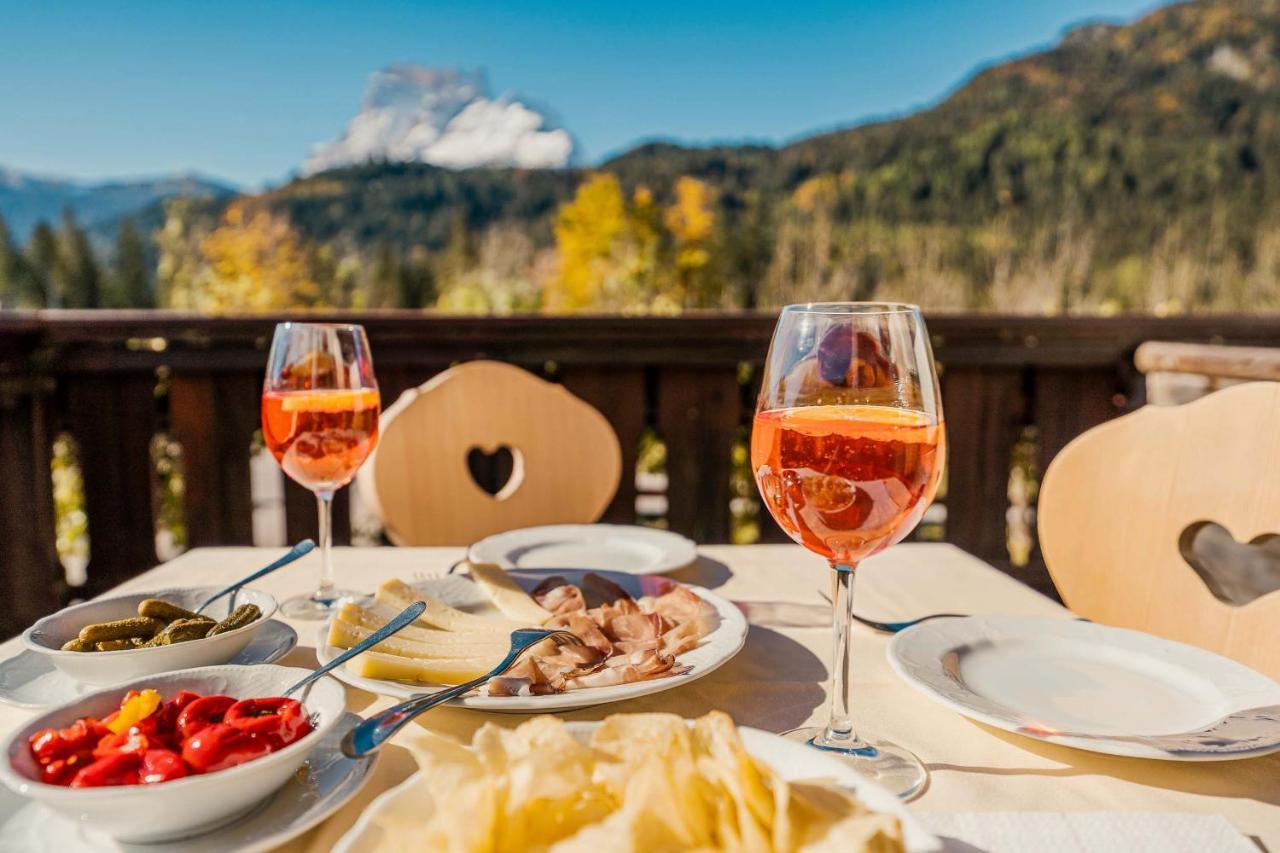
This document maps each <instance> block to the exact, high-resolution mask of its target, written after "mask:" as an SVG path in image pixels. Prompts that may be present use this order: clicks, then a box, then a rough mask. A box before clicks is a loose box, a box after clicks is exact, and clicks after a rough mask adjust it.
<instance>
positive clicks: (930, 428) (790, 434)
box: [751, 405, 946, 564]
mask: <svg viewBox="0 0 1280 853" xmlns="http://www.w3.org/2000/svg"><path fill="white" fill-rule="evenodd" d="M945 459H946V438H945V433H944V430H943V424H942V422H941V421H940V420H938V419H936V418H934V417H933V416H931V415H927V414H924V413H923V412H917V411H913V410H910V409H901V408H891V407H887V406H873V405H826V406H803V407H798V408H787V409H774V410H765V411H761V412H759V413H758V414H757V415H756V417H755V425H754V427H753V429H752V431H751V468H752V470H753V471H754V472H755V476H756V483H757V485H758V486H759V487H760V494H761V496H762V497H763V498H764V500H765V503H766V504H767V505H768V509H769V512H770V514H772V515H773V517H774V518H775V519H776V520H777V522H778V524H779V525H780V526H781V527H782V528H783V529H784V530H785V531H786V532H787V534H788V535H789V536H790V537H791V538H792V539H794V540H795V541H796V542H798V543H800V544H801V545H804V546H805V547H806V548H808V549H809V550H811V551H814V552H816V553H818V554H821V555H823V556H825V557H826V558H827V559H828V560H831V561H833V562H836V563H843V564H856V563H858V562H859V561H861V560H863V559H864V558H866V557H869V556H870V555H872V554H875V553H877V552H878V551H881V550H883V549H885V548H887V547H889V546H890V545H893V544H894V543H896V542H897V541H898V540H899V539H901V538H902V537H904V536H906V535H907V534H908V533H910V532H911V530H912V529H913V528H914V527H915V526H916V523H917V522H919V520H920V517H921V516H922V515H923V514H924V511H925V509H927V508H928V506H929V504H930V503H931V502H932V501H933V497H934V495H935V493H936V492H937V490H938V481H939V479H940V478H941V476H942V469H943V464H944V462H945Z"/></svg>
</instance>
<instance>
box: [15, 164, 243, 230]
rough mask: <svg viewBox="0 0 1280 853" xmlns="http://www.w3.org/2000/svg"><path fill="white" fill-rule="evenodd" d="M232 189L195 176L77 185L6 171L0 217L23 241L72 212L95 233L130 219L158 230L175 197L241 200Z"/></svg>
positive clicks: (68, 181)
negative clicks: (165, 202)
mask: <svg viewBox="0 0 1280 853" xmlns="http://www.w3.org/2000/svg"><path fill="white" fill-rule="evenodd" d="M235 193H236V190H235V189H233V188H232V187H230V186H229V185H226V184H223V183H220V182H217V181H213V180H209V179H206V178H201V177H197V176H194V175H173V176H169V177H160V178H147V179H141V180H136V181H105V182H89V181H73V180H69V179H64V178H50V177H37V176H34V175H27V174H24V173H22V172H17V171H14V170H12V169H5V168H2V167H0V216H2V217H4V220H5V222H6V223H7V224H8V226H9V229H10V231H11V232H12V233H13V234H14V236H15V237H16V238H17V239H18V240H20V241H21V240H25V239H26V238H27V236H28V235H29V234H30V232H31V229H32V228H34V227H35V225H36V223H37V222H40V221H45V222H50V223H56V222H57V221H59V220H60V219H61V217H62V213H63V211H64V210H67V209H70V210H71V212H72V213H73V214H74V215H75V217H76V219H77V221H78V222H79V223H80V224H81V225H82V226H85V227H86V228H87V229H88V230H89V231H90V232H92V233H95V234H101V235H102V236H104V237H106V236H108V235H109V234H114V231H115V228H116V226H117V225H118V224H119V222H120V220H121V219H122V218H124V217H126V216H135V217H137V218H138V219H139V223H138V224H139V227H143V226H149V227H154V226H156V225H157V224H158V223H159V220H160V219H162V218H163V211H162V209H160V208H159V207H158V203H159V202H162V201H163V200H165V199H169V198H173V197H175V196H195V197H212V198H221V197H229V196H233V195H235Z"/></svg>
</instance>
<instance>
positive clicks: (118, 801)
mask: <svg viewBox="0 0 1280 853" xmlns="http://www.w3.org/2000/svg"><path fill="white" fill-rule="evenodd" d="M308 672H310V670H307V669H299V668H296V667H285V666H274V665H272V664H259V665H257V666H207V667H202V668H200V669H191V670H186V671H183V672H170V673H166V674H164V675H153V676H149V677H147V678H145V679H139V680H137V681H135V682H133V683H130V684H122V685H119V686H117V687H112V688H107V689H103V690H99V691H97V692H96V693H90V694H89V695H87V696H85V697H83V698H81V699H78V700H76V701H75V702H71V703H69V704H66V705H63V706H61V707H60V708H57V709H55V710H53V711H49V712H48V713H46V714H41V715H40V716H39V717H36V718H35V719H33V720H31V721H30V722H29V723H27V725H25V726H23V727H22V728H21V729H19V730H17V731H16V732H14V733H13V734H11V735H10V736H9V739H8V741H7V742H6V743H5V747H4V751H5V758H4V760H3V761H0V782H3V783H4V784H5V785H6V786H8V787H9V788H11V789H12V790H14V791H16V792H17V793H18V794H21V795H22V796H24V797H30V798H31V799H33V800H36V801H38V802H40V803H42V804H44V805H45V806H47V807H49V808H51V809H54V810H56V811H59V812H62V813H63V814H65V815H67V816H68V817H70V818H72V819H73V820H78V821H81V822H82V823H85V824H87V825H89V826H92V827H94V828H96V829H99V830H102V831H103V832H105V833H107V834H109V835H112V836H114V837H116V838H118V839H120V840H122V841H137V842H149V841H161V840H171V839H176V838H184V837H187V836H191V835H195V834H197V833H200V832H204V831H207V830H210V829H213V828H214V827H216V826H219V825H221V824H224V823H229V822H230V821H232V820H233V819H235V818H236V817H238V816H240V815H241V814H244V813H245V812H248V811H249V810H251V809H253V808H254V807H255V806H257V805H258V804H259V803H260V802H262V800H263V799H264V798H266V797H267V796H268V795H270V794H271V792H273V791H274V790H276V789H277V788H279V787H280V786H281V785H283V784H284V783H285V782H287V781H288V780H289V778H290V777H291V776H292V775H293V774H294V773H295V772H296V771H297V770H298V768H299V767H300V766H302V763H303V762H304V761H306V759H307V756H308V754H310V752H311V750H312V749H314V748H315V746H316V744H318V743H320V741H321V740H323V739H324V737H325V736H326V735H327V734H328V733H329V732H330V730H332V729H333V728H334V726H336V725H337V724H338V722H339V720H341V719H342V715H343V712H344V710H345V708H346V691H345V690H344V689H343V687H342V685H341V684H339V683H338V682H337V681H334V680H333V679H332V678H328V677H325V678H321V679H319V680H317V681H315V682H314V683H312V684H311V685H309V686H308V687H307V688H306V689H305V690H304V691H302V693H301V694H300V695H298V696H297V698H298V699H299V700H300V701H302V704H303V707H305V708H306V710H307V712H308V713H309V714H311V718H312V722H313V724H314V726H315V728H314V730H313V731H312V732H310V733H309V734H308V735H306V736H305V737H303V738H301V739H299V740H297V741H295V742H294V743H292V744H290V745H289V746H287V747H285V748H284V749H282V750H279V751H278V752H272V753H269V754H268V755H265V756H263V757H261V758H256V759H254V760H253V761H249V762H246V763H244V764H239V765H236V766H235V767H229V768H227V769H226V770H216V771H214V772H212V773H206V774H202V775H199V776H188V777H186V778H184V779H175V780H174V781H172V782H160V783H158V784H155V785H117V786H113V787H105V788H67V787H63V786H61V785H47V784H45V783H43V782H40V781H38V779H39V775H40V770H39V766H38V765H37V764H36V761H35V759H34V758H32V757H31V752H30V750H29V749H28V746H27V740H28V738H30V737H31V735H32V734H34V733H35V732H37V731H39V730H40V729H44V728H50V727H59V728H60V727H65V726H68V725H70V724H71V723H73V722H74V721H75V720H77V719H79V718H80V717H86V716H93V717H103V716H105V715H107V714H108V713H110V712H111V711H112V710H114V709H115V708H117V707H119V705H120V700H121V698H122V697H123V696H124V694H125V691H126V690H130V689H135V690H140V689H142V688H144V687H151V688H154V689H156V690H159V691H160V694H161V695H162V696H164V698H165V699H169V698H171V697H172V696H174V695H175V694H176V693H177V692H178V691H179V690H193V691H195V692H196V693H200V694H202V695H210V694H219V693H221V694H226V695H228V696H234V697H236V698H237V699H247V698H251V697H264V696H279V695H280V694H281V693H282V692H284V690H285V689H286V688H287V687H289V686H290V685H292V684H293V683H294V682H296V681H298V680H299V679H301V678H302V677H303V676H305V675H307V673H308Z"/></svg>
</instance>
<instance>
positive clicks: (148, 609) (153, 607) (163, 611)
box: [138, 598, 196, 623]
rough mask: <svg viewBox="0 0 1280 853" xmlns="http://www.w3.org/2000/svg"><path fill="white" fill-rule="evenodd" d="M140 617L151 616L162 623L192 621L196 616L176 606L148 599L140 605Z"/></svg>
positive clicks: (159, 600)
mask: <svg viewBox="0 0 1280 853" xmlns="http://www.w3.org/2000/svg"><path fill="white" fill-rule="evenodd" d="M138 615H139V616H150V617H151V618H152V619H159V620H160V621H161V622H166V623H167V622H172V621H173V620H175V619H192V618H195V616H196V614H194V613H192V612H191V611H190V610H187V609H186V608H183V607H179V606H178V605H176V604H170V603H169V602H167V601H164V600H163V599H159V598H147V599H144V600H143V601H142V602H140V603H139V604H138Z"/></svg>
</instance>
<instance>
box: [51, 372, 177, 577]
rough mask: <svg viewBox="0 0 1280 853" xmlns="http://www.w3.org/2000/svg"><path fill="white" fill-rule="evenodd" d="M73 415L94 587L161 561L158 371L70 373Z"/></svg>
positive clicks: (70, 418)
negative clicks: (156, 498)
mask: <svg viewBox="0 0 1280 853" xmlns="http://www.w3.org/2000/svg"><path fill="white" fill-rule="evenodd" d="M63 384H64V388H63V392H64V399H65V401H66V406H67V413H66V418H67V422H68V425H69V427H70V431H71V436H72V438H74V439H75V442H76V446H77V447H78V449H79V461H80V469H81V472H82V480H83V482H84V508H85V515H86V516H87V519H88V532H89V565H88V567H87V569H86V571H87V573H88V589H87V590H86V592H87V593H89V594H92V595H96V594H99V593H102V592H105V591H107V590H109V589H111V588H112V587H114V586H116V585H117V584H119V583H122V582H123V581H125V580H128V579H129V578H131V577H133V576H134V575H136V574H138V573H140V572H143V571H146V570H147V569H149V568H151V567H152V566H154V565H155V564H156V548H155V537H156V529H155V514H154V510H153V508H152V493H153V478H152V470H153V466H152V464H151V442H152V439H153V438H154V437H155V433H156V400H155V386H156V380H155V377H154V375H151V374H149V373H146V372H142V373H130V374H128V375H125V376H114V377H110V378H107V377H104V376H101V375H98V374H87V375H74V376H70V377H67V378H66V379H64V380H63Z"/></svg>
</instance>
